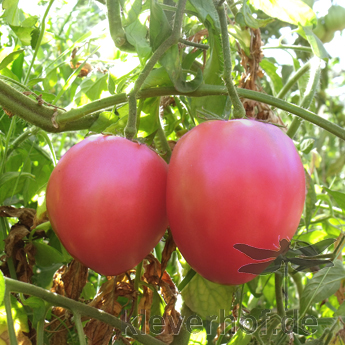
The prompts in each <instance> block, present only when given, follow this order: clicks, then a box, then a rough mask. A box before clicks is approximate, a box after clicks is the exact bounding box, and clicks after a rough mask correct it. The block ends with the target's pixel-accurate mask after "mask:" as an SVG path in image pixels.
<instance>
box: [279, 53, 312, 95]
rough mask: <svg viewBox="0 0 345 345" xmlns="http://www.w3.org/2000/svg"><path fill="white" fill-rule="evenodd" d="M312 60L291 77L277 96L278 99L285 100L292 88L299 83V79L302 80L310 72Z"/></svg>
mask: <svg viewBox="0 0 345 345" xmlns="http://www.w3.org/2000/svg"><path fill="white" fill-rule="evenodd" d="M310 67H311V60H309V61H308V62H307V63H306V64H304V65H303V66H302V67H301V68H300V69H298V70H297V71H296V72H295V73H294V74H292V75H291V76H290V78H289V79H288V81H287V82H286V83H285V85H284V86H283V88H282V89H281V90H280V92H279V93H278V94H277V98H284V97H285V96H286V94H287V93H288V92H289V91H290V90H291V88H292V87H293V86H294V85H295V83H297V81H298V80H299V78H301V77H302V76H303V75H304V74H305V73H307V72H308V71H309V70H310Z"/></svg>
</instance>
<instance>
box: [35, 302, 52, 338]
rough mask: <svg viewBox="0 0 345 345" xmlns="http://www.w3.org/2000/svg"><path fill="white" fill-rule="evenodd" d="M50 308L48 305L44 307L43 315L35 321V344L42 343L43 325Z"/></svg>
mask: <svg viewBox="0 0 345 345" xmlns="http://www.w3.org/2000/svg"><path fill="white" fill-rule="evenodd" d="M49 309H50V306H49V307H47V308H46V310H45V313H44V315H43V317H42V318H41V319H40V320H39V321H38V322H37V330H36V345H44V326H45V319H46V315H47V313H48V311H49Z"/></svg>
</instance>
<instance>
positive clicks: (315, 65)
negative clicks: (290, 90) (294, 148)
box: [286, 57, 321, 138]
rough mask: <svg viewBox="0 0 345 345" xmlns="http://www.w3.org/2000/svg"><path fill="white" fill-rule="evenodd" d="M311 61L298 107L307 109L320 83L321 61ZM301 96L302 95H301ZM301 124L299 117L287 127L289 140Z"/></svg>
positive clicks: (316, 59) (317, 59) (315, 58)
mask: <svg viewBox="0 0 345 345" xmlns="http://www.w3.org/2000/svg"><path fill="white" fill-rule="evenodd" d="M310 61H311V69H310V79H309V82H308V85H307V88H306V90H305V93H304V95H303V98H302V99H301V102H300V107H301V108H305V109H308V108H309V107H310V105H311V103H312V101H313V99H314V96H315V93H316V91H317V89H318V87H319V83H320V75H321V60H320V59H319V58H317V57H314V59H313V60H310ZM301 96H302V95H301ZM301 124H302V119H301V118H300V117H295V118H294V119H293V121H292V123H291V125H290V126H289V129H288V131H287V133H286V134H287V135H288V136H289V137H290V138H293V137H294V136H295V134H296V132H297V130H298V128H299V127H300V126H301Z"/></svg>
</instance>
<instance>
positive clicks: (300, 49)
mask: <svg viewBox="0 0 345 345" xmlns="http://www.w3.org/2000/svg"><path fill="white" fill-rule="evenodd" d="M261 49H263V50H264V49H293V50H299V51H303V52H308V53H313V50H312V49H311V48H310V47H305V46H295V45H287V44H280V45H278V46H263V47H261Z"/></svg>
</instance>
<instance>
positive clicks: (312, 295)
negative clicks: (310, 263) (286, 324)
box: [300, 260, 345, 314]
mask: <svg viewBox="0 0 345 345" xmlns="http://www.w3.org/2000/svg"><path fill="white" fill-rule="evenodd" d="M344 278H345V269H344V266H343V263H342V262H341V261H339V260H335V263H334V266H333V267H326V268H323V269H321V270H320V271H318V272H317V273H316V274H314V276H313V277H312V278H311V279H309V280H308V281H307V284H306V286H305V288H304V290H303V292H302V295H301V300H300V312H301V314H302V313H304V312H305V311H306V310H307V309H308V306H310V305H311V304H314V303H317V302H321V301H323V300H324V299H326V298H328V297H330V296H332V295H333V294H335V293H336V292H337V290H338V289H339V288H340V283H341V280H343V279H344Z"/></svg>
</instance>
